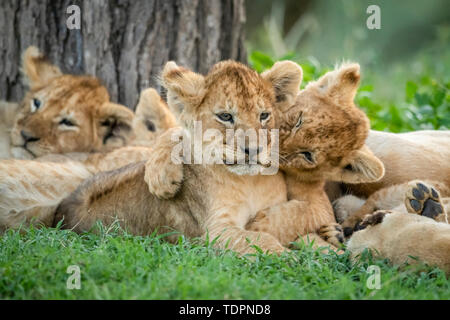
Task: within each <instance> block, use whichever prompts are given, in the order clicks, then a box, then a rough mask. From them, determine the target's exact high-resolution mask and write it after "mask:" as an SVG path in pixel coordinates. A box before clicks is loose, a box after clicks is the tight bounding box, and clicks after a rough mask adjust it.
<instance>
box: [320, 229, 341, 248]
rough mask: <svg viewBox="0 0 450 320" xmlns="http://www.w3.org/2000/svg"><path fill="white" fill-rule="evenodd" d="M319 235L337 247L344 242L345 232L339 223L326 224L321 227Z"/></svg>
mask: <svg viewBox="0 0 450 320" xmlns="http://www.w3.org/2000/svg"><path fill="white" fill-rule="evenodd" d="M318 233H319V236H320V237H321V238H322V239H324V240H325V241H326V242H328V243H331V244H332V245H334V246H336V247H338V248H339V247H340V246H341V244H342V243H344V232H343V230H342V227H341V225H340V224H338V223H330V224H326V225H324V226H322V227H320V229H319V232H318Z"/></svg>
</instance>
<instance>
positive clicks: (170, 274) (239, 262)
mask: <svg viewBox="0 0 450 320" xmlns="http://www.w3.org/2000/svg"><path fill="white" fill-rule="evenodd" d="M112 229H113V230H112V231H111V230H105V229H103V231H101V232H99V233H97V234H94V233H89V234H82V235H78V234H75V233H73V232H71V231H67V230H57V229H50V228H43V229H34V228H31V229H27V230H22V232H19V231H12V230H10V231H8V232H7V233H6V234H5V235H3V237H1V238H0V298H1V299H80V298H82V299H450V281H449V280H446V278H445V274H444V273H443V272H442V271H440V270H439V269H433V268H431V267H422V268H425V269H421V270H422V271H418V270H417V268H413V267H412V266H408V267H403V268H401V269H399V268H397V267H395V268H394V267H391V266H389V265H388V264H387V262H386V261H372V259H371V257H370V255H366V256H365V257H364V258H362V259H361V261H360V262H358V263H357V264H353V263H352V262H351V261H350V259H349V257H348V254H344V255H342V256H337V255H336V254H334V253H332V252H331V253H329V254H321V253H318V252H317V251H314V250H313V249H312V248H311V247H309V246H305V245H303V244H300V245H299V248H298V250H294V251H293V252H292V253H289V254H285V255H283V256H281V257H277V256H272V255H265V254H257V255H253V256H249V257H241V258H240V257H237V256H236V255H235V254H234V253H232V252H229V251H217V250H215V249H214V248H212V247H211V246H209V245H208V244H205V243H203V242H200V241H187V240H185V239H182V238H180V241H179V243H178V244H175V245H174V244H168V243H166V242H164V241H163V239H161V237H157V236H150V237H138V236H131V235H129V234H126V233H124V232H123V231H120V230H118V228H112ZM70 265H78V266H79V267H80V270H81V289H80V290H69V289H67V287H66V282H67V279H68V277H69V276H70V274H68V273H67V272H66V271H67V268H68V267H69V266H70ZM369 265H377V266H379V267H380V269H381V289H380V290H371V289H369V288H367V286H366V281H367V279H368V278H369V276H370V275H371V274H370V273H368V272H367V267H368V266H369Z"/></svg>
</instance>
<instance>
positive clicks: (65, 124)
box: [11, 47, 134, 158]
mask: <svg viewBox="0 0 450 320" xmlns="http://www.w3.org/2000/svg"><path fill="white" fill-rule="evenodd" d="M22 69H23V72H24V75H25V77H26V78H27V80H28V82H29V85H30V90H29V92H28V93H27V94H26V95H25V97H24V99H23V101H22V103H21V111H20V113H19V115H18V116H17V118H16V120H15V124H14V127H13V129H12V132H11V142H12V145H13V149H12V153H13V155H14V156H17V157H28V158H34V157H39V156H43V155H46V154H50V153H69V152H92V151H108V150H111V149H112V148H116V147H120V146H123V145H125V144H126V143H127V141H128V140H129V138H130V135H131V134H132V130H131V125H132V120H133V117H134V115H133V113H132V112H131V111H130V110H128V109H127V108H126V107H124V106H121V105H117V104H113V103H111V102H110V101H109V95H108V92H107V90H106V88H105V87H103V86H102V85H101V84H100V83H99V81H98V80H97V79H96V78H93V77H87V76H74V75H65V74H62V72H61V71H60V69H59V68H58V67H56V66H54V65H52V64H50V63H49V62H47V60H46V59H45V57H44V56H43V55H42V54H41V53H40V52H39V51H38V49H37V48H35V47H30V48H28V49H27V50H26V51H25V53H24V56H23V65H22Z"/></svg>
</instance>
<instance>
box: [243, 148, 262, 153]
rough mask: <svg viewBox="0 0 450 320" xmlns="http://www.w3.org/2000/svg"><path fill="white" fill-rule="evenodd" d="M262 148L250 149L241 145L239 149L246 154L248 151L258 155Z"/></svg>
mask: <svg viewBox="0 0 450 320" xmlns="http://www.w3.org/2000/svg"><path fill="white" fill-rule="evenodd" d="M262 149H263V148H262V147H258V148H257V149H250V148H242V147H241V150H242V151H244V152H245V154H246V155H249V154H250V152H251V153H252V154H256V155H258V154H259V153H260V152H261V151H262Z"/></svg>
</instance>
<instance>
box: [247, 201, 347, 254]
mask: <svg viewBox="0 0 450 320" xmlns="http://www.w3.org/2000/svg"><path fill="white" fill-rule="evenodd" d="M246 229H247V230H251V231H262V232H267V233H269V234H271V235H273V236H275V237H276V238H277V239H278V240H279V241H280V242H281V243H282V244H283V245H284V246H289V245H290V243H291V242H293V241H295V240H296V239H298V237H299V236H304V235H306V234H309V233H317V235H318V236H320V237H321V238H322V239H323V240H325V241H327V242H329V243H331V244H333V245H336V246H339V245H340V243H342V242H343V240H344V237H343V231H342V228H341V226H340V225H339V224H337V223H336V221H335V219H334V216H333V212H332V210H331V208H326V206H323V207H322V206H320V205H316V206H312V205H311V204H310V203H309V202H307V201H301V200H289V201H288V202H285V203H282V204H279V205H277V206H273V207H270V208H267V209H264V210H261V211H259V212H258V213H257V214H256V216H255V218H254V219H253V220H251V221H250V222H249V223H248V224H247V226H246Z"/></svg>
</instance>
